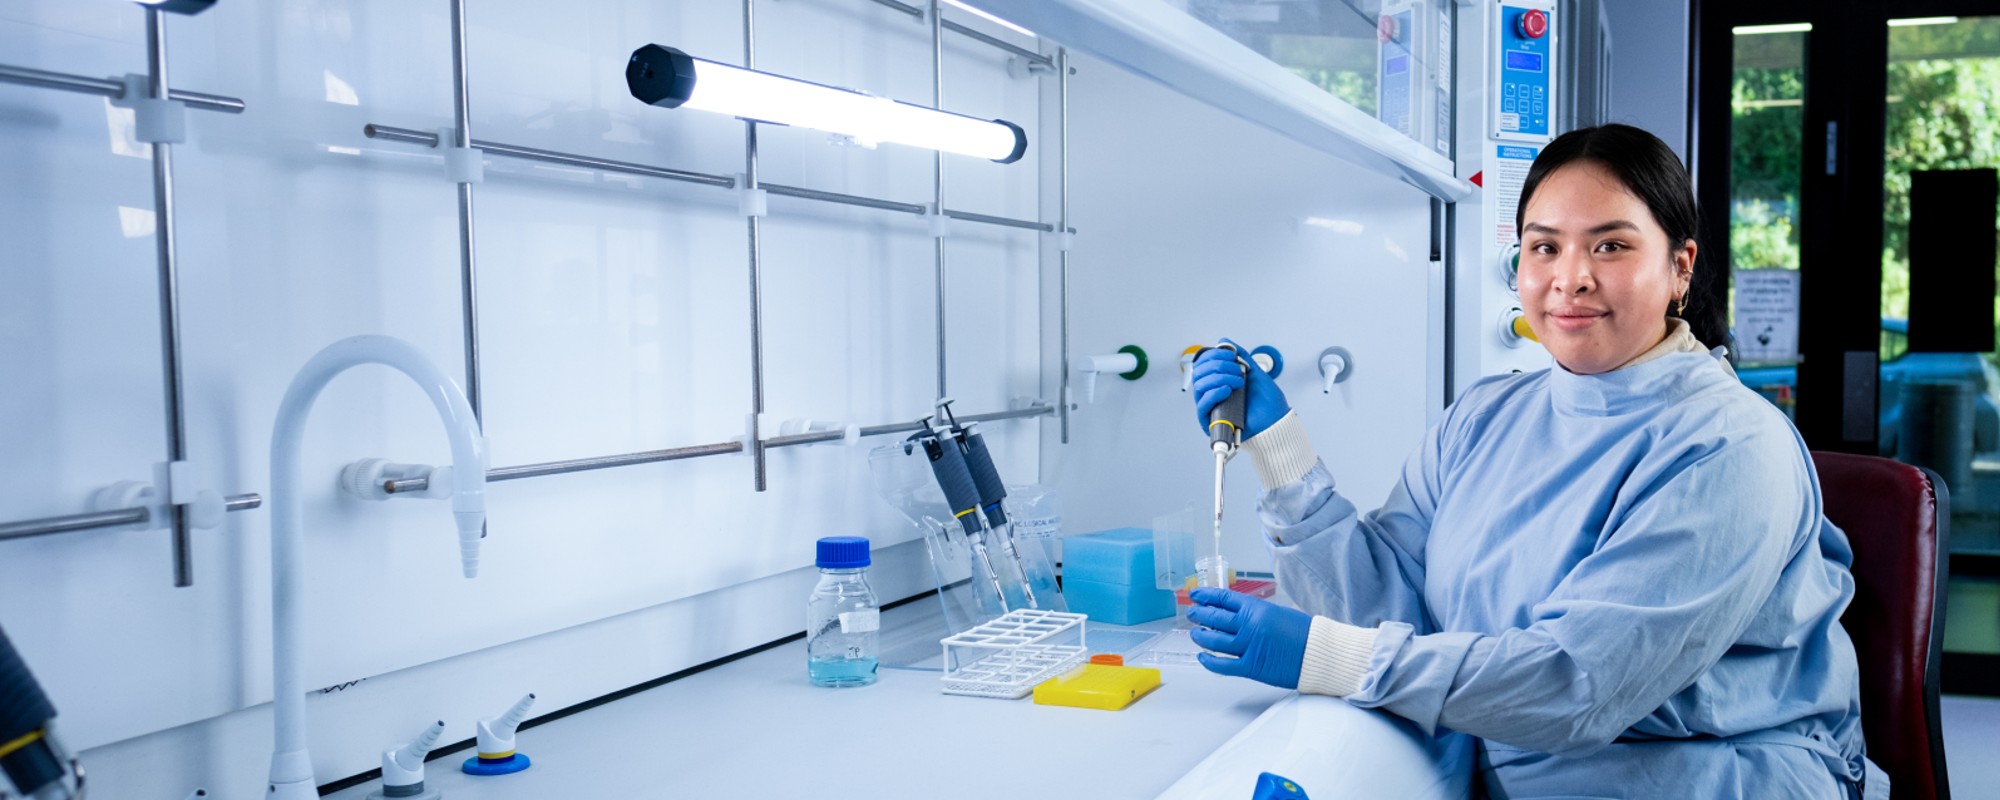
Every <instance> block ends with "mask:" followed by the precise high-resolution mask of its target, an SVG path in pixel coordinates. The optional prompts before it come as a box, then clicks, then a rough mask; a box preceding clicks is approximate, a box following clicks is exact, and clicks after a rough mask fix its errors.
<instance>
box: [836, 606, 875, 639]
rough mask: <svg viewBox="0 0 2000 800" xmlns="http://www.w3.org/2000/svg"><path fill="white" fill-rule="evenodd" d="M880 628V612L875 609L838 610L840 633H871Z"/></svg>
mask: <svg viewBox="0 0 2000 800" xmlns="http://www.w3.org/2000/svg"><path fill="white" fill-rule="evenodd" d="M881 628H882V612H881V611H878V610H876V609H873V608H871V609H868V610H866V611H842V612H840V632H841V633H871V632H874V631H877V630H880V629H881Z"/></svg>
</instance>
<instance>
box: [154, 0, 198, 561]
mask: <svg viewBox="0 0 2000 800" xmlns="http://www.w3.org/2000/svg"><path fill="white" fill-rule="evenodd" d="M161 13H162V12H161V11H160V10H159V9H157V8H152V7H148V8H147V9H146V80H147V84H148V88H147V93H148V94H149V95H150V96H151V97H154V98H162V97H165V96H166V95H167V93H168V91H169V90H168V88H167V29H166V24H165V23H166V21H165V19H164V18H163V17H162V16H161ZM173 150H174V149H173V145H170V144H168V143H166V142H154V143H153V217H154V219H153V242H154V244H155V245H156V251H157V253H158V255H159V285H160V375H161V380H162V382H163V383H164V384H165V385H164V387H163V390H164V391H163V394H164V396H165V403H164V405H165V407H166V408H165V411H166V417H167V461H168V462H169V463H171V462H176V461H186V460H187V419H186V415H185V414H184V413H183V411H182V409H183V408H184V407H185V400H186V396H185V392H184V388H185V387H184V386H183V381H182V375H181V315H180V308H181V289H180V266H179V263H178V261H177V252H176V248H175V245H174V152H173ZM162 491H165V489H164V488H163V489H162ZM168 513H170V514H171V515H173V520H172V523H171V525H170V526H169V527H170V529H171V530H172V538H173V552H174V585H175V586H193V585H194V553H193V547H194V545H193V541H192V537H191V532H190V530H189V528H188V519H187V509H186V508H185V507H183V506H173V507H172V510H171V511H170V512H168Z"/></svg>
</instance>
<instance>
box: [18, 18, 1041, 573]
mask: <svg viewBox="0 0 2000 800" xmlns="http://www.w3.org/2000/svg"><path fill="white" fill-rule="evenodd" d="M873 1H874V2H876V3H878V4H880V5H883V6H887V7H890V8H894V9H896V10H898V11H902V12H904V13H907V14H910V15H911V16H912V17H915V18H917V19H919V20H928V22H929V24H930V27H931V55H932V58H931V70H932V78H933V83H932V86H933V90H932V98H931V100H932V103H931V105H932V106H933V107H936V108H942V100H943V79H944V74H943V73H944V69H943V63H944V62H943V51H944V43H943V36H944V32H945V31H947V30H949V31H953V32H955V33H958V34H962V35H964V36H966V37H968V38H970V39H972V40H975V41H979V42H983V43H985V44H988V45H991V46H993V47H996V48H998V49H1000V50H1002V51H1005V52H1007V53H1010V54H1012V55H1013V56H1015V57H1017V58H1019V59H1021V60H1022V62H1024V63H1025V64H1026V65H1027V66H1028V67H1029V69H1028V72H1029V74H1031V75H1033V74H1039V73H1045V72H1054V73H1055V77H1056V91H1057V97H1058V104H1057V105H1058V115H1059V119H1058V128H1059V131H1060V133H1059V134H1058V142H1057V148H1058V154H1059V155H1058V157H1059V159H1060V166H1059V174H1060V180H1061V186H1060V190H1059V196H1060V208H1061V212H1060V215H1059V218H1058V220H1057V221H1056V222H1054V223H1047V222H1040V221H1035V220H1022V219H1013V218H1008V217H1001V216H994V215H989V214H981V213H977V212H972V211H964V210H956V209H950V208H946V207H945V205H944V193H945V181H944V157H943V154H942V153H939V154H937V155H936V156H935V157H934V158H935V161H934V168H933V178H934V180H933V186H932V189H933V191H932V197H931V202H930V203H928V204H926V203H910V202H903V201H895V200H886V199H880V198H871V197H862V196H857V195H848V194H841V193H837V192H828V191H822V190H817V189H811V188H806V187H799V186H786V185H781V184H772V183H763V182H761V181H760V180H759V179H758V175H757V167H758V155H757V126H758V123H756V122H753V121H748V120H746V121H745V122H744V173H743V176H742V179H741V180H739V179H738V178H737V177H735V176H728V175H711V174H704V173H699V172H691V171H687V170H679V169H672V168H668V167H661V166H653V165H646V164H636V163H632V162H626V161H616V160H611V159H604V158H598V157H594V156H588V155H579V154H573V153H561V152H556V151H551V150H543V149H539V148H532V147H523V146H519V145H510V144H505V143H501V142H492V141H486V140H479V139H474V138H473V137H472V122H471V117H472V109H471V101H470V94H471V92H470V88H469V86H470V82H469V77H468V64H467V55H466V53H467V45H466V10H465V0H451V32H452V78H453V81H454V84H455V86H454V94H453V100H454V102H453V107H454V108H453V111H454V119H455V122H456V127H455V128H453V129H452V130H450V131H447V132H444V133H443V134H439V133H430V132H424V131H418V130H412V129H408V128H398V127H392V126H388V125H380V124H370V125H367V126H366V127H365V128H364V129H363V134H364V135H365V136H368V137H369V138H373V139H379V140H382V141H389V142H399V143H404V144H412V145H417V146H420V147H426V148H432V149H436V150H440V151H443V153H444V155H445V157H446V161H447V163H448V164H450V163H453V162H454V160H456V162H457V163H458V164H460V165H461V166H462V165H466V164H472V165H476V164H477V163H478V160H479V159H481V158H483V157H484V156H495V157H501V158H512V159H519V160H525V161H536V162H542V163H552V164H561V165H565V166H574V167H582V168H586V169H593V170H600V171H604V172H612V173H619V174H627V175H636V176H642V177H649V178H658V179H663V180H674V181H682V182H687V183H693V184H697V185H704V186H711V187H716V188H724V189H752V190H762V191H764V192H767V193H769V194H775V195H781V196H786V197H794V198H799V199H804V200H812V201H818V202H826V203H835V204H842V205H850V206H857V207H864V208H874V209H879V210H883V211H890V212H896V213H904V214H914V215H930V214H932V213H933V209H935V210H936V211H935V213H936V214H938V215H940V216H942V217H947V218H950V219H955V220H962V221H965V222H970V223H974V224H982V225H993V226H998V227H1003V228H1010V229H1019V230H1030V231H1036V232H1038V233H1045V234H1052V235H1055V236H1058V237H1060V240H1061V242H1062V246H1061V248H1060V262H1059V269H1060V280H1061V286H1060V289H1059V296H1060V303H1061V308H1060V315H1061V318H1060V329H1061V334H1060V335H1061V340H1062V342H1061V354H1062V364H1061V374H1062V377H1061V389H1060V394H1059V396H1058V399H1057V400H1056V401H1055V402H1053V403H1051V402H1048V401H1046V400H1037V401H1035V402H1032V403H1030V404H1028V405H1027V406H1026V407H1025V408H1018V409H1012V410H1007V411H997V412H991V413H985V414H971V415H965V416H961V417H959V419H960V420H962V421H996V420H1005V419H1025V418H1035V417H1042V416H1050V415H1053V416H1056V417H1057V418H1058V419H1059V420H1060V421H1061V426H1062V436H1061V441H1062V442H1063V443H1068V441H1069V411H1070V408H1069V403H1068V401H1067V398H1068V397H1069V391H1070V387H1069V382H1070V375H1069V373H1070V358H1069V328H1070V325H1069V318H1070V312H1069V300H1070V296H1069V272H1070V258H1069V246H1068V237H1069V236H1070V235H1072V234H1074V233H1075V229H1074V228H1072V227H1070V224H1069V146H1068V145H1069V141H1068V139H1069V121H1068V120H1069V96H1068V87H1069V77H1070V73H1071V69H1070V67H1069V62H1068V55H1067V53H1066V52H1064V51H1060V50H1058V51H1057V52H1056V53H1055V54H1054V55H1052V56H1051V55H1044V54H1041V53H1037V52H1034V51H1032V50H1028V49H1025V48H1022V47H1019V46H1016V45H1014V44H1011V43H1008V42H1006V41H1004V40H1001V39H998V38H995V37H993V36H990V35H987V34H985V33H983V32H980V31H978V30H976V29H974V28H970V27H967V26H965V25H961V24H959V23H956V22H952V21H949V20H945V19H944V18H943V15H942V14H941V13H940V12H939V3H938V0H929V2H928V3H927V4H926V5H925V6H916V5H910V4H907V3H902V2H898V1H897V0H873ZM160 13H161V12H160V11H159V10H157V9H152V8H148V9H146V14H147V21H148V34H149V36H148V55H149V58H148V64H149V69H150V72H149V76H148V78H149V81H150V85H151V87H152V88H151V96H152V97H154V98H159V97H166V98H169V99H171V100H173V101H178V102H181V103H184V104H185V105H187V106H188V107H193V108H200V109H205V110H215V111H223V112H226V113H240V112H242V111H243V109H244V104H243V102H242V101H241V100H237V99H234V98H229V97H222V96H218V95H210V94H203V93H197V92H186V91H180V90H169V89H168V88H167V86H166V45H165V35H164V30H163V29H162V27H161V25H160V22H161V17H160ZM755 22H756V20H755V8H754V0H744V2H743V43H744V59H743V66H744V67H745V68H749V69H754V68H755V65H756V27H755ZM0 82H7V83H16V84H21V85H26V86H34V87H40V88H54V89H62V90H67V91H75V92H82V93H86V94H98V95H103V96H106V97H112V98H121V97H124V96H126V95H127V94H129V93H130V89H129V87H128V84H127V83H123V82H120V81H117V80H110V79H96V78H88V77H83V76H76V75H66V74H62V73H54V72H45V71H41V70H34V69H27V68H21V67H10V66H4V65H0ZM153 147H154V152H155V154H156V155H155V157H154V159H153V166H154V185H155V200H156V204H157V208H158V209H159V224H158V226H157V228H156V230H157V231H158V233H157V236H158V239H159V252H160V265H161V266H160V276H161V277H160V282H161V307H162V351H163V354H162V360H163V362H164V366H163V372H164V374H165V375H166V384H167V407H168V423H169V425H168V457H169V461H171V462H183V461H184V460H185V455H186V454H185V443H184V440H185V418H184V412H183V410H182V382H183V381H182V375H181V365H180V329H179V313H178V306H179V299H178V294H177V292H178V289H177V287H178V275H177V266H176V263H175V255H174V244H173V232H174V223H173V165H172V159H171V153H170V150H169V145H168V143H164V142H156V143H154V144H153ZM455 172H456V173H459V174H454V175H453V177H454V183H455V184H456V191H457V194H458V233H459V275H460V288H461V301H462V323H463V338H464V346H465V364H466V372H465V381H466V394H467V398H468V400H469V401H470V402H471V405H472V408H473V411H474V413H475V414H477V415H481V416H483V413H484V403H483V399H484V398H483V393H482V391H481V385H482V384H481V380H480V377H481V376H480V335H479V309H478V300H479V293H478V269H477V258H476V253H475V248H474V241H475V236H474V222H475V214H474V201H475V199H476V192H475V189H474V186H475V184H476V183H478V182H479V181H480V176H479V175H478V170H477V169H476V167H474V168H471V169H463V168H461V169H457V170H455ZM746 224H747V229H748V235H749V252H748V276H747V277H748V281H749V302H750V312H751V313H750V332H749V333H750V365H751V370H750V372H751V414H750V417H749V419H750V420H751V423H750V430H749V432H748V435H747V436H746V437H744V438H743V439H742V440H732V441H726V442H714V443H707V444H696V445H689V446H682V447H673V448H666V449H659V450H648V451H642V452H636V453H624V454H617V455H608V456H596V457H589V458H579V459H572V460H566V461H555V462H546V463H539V464H526V465H521V466H513V467H499V468H495V469H492V470H490V471H488V473H487V479H488V480H495V481H504V480H515V479H520V478H530V477H538V476H544V475H558V474H564V473H572V472H582V471H588V470H597V469H609V468H612V467H622V466H631V465H636V464H650V463H657V462H662V461H674V460H682V459H690V458H701V457H707V456H716V455H727V454H736V453H742V452H744V451H745V450H746V449H748V451H749V453H750V455H751V456H752V463H753V483H754V486H755V488H756V490H757V491H764V490H765V489H766V487H767V485H768V478H767V474H766V473H767V458H766V453H767V452H768V451H769V450H771V449H773V448H780V447H792V446H798V445H806V444H814V443H819V442H828V441H836V440H839V439H842V438H843V432H840V431H829V432H814V433H802V434H794V435H784V436H773V437H765V436H764V435H762V433H761V432H760V431H759V430H758V428H757V426H758V424H759V423H758V420H759V416H760V415H762V414H763V412H764V365H763V299H762V273H761V269H760V261H761V258H762V243H761V231H760V228H759V218H758V217H757V216H755V215H750V216H748V217H747V223H746ZM934 239H935V242H936V244H935V250H934V253H935V259H936V282H937V301H936V302H937V332H936V335H937V354H938V356H937V358H938V362H937V395H938V397H940V398H942V397H945V396H946V394H947V386H946V383H945V374H946V371H945V365H946V362H945V353H946V349H945V344H946V342H945V319H946V317H945V315H946V310H947V309H946V297H945V288H946V285H945V259H946V248H945V241H944V237H943V236H934ZM918 427H919V424H918V423H915V422H898V423H888V424H882V425H873V426H867V427H862V428H861V429H860V435H862V436H876V435H884V434H892V433H902V432H907V431H912V430H916V429H917V428H918ZM427 484H428V481H426V480H425V479H422V478H417V479H411V480H395V481H388V482H386V483H385V485H384V489H385V490H386V491H387V492H389V493H399V492H412V491H421V490H423V489H425V488H426V487H427ZM162 491H165V489H162ZM225 500H226V504H225V508H226V509H227V510H229V511H238V510H243V509H249V508H256V507H258V506H259V505H260V504H261V503H262V498H261V497H259V496H258V495H255V494H238V495H231V496H229V497H227V498H225ZM172 508H173V509H174V511H173V517H174V519H173V530H174V533H173V536H174V543H175V546H174V553H175V557H174V558H175V585H176V586H187V585H190V584H191V583H192V576H191V574H190V570H189V555H188V543H187V539H188V530H187V529H188V525H187V521H186V512H185V507H184V506H181V505H174V506H172ZM149 517H150V512H149V511H148V509H146V508H143V507H141V508H126V509H117V510H111V511H99V512H91V513H85V514H72V515H66V516H60V517H47V518H42V519H33V520H24V521H20V522H12V523H0V541H4V540H6V539H12V538H22V537H29V536H41V535H48V534H56V533H67V532H74V531H84V530H95V529H102V528H108V527H116V526H122V525H129V524H133V523H141V522H145V521H147V520H148V519H149Z"/></svg>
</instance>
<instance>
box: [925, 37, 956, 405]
mask: <svg viewBox="0 0 2000 800" xmlns="http://www.w3.org/2000/svg"><path fill="white" fill-rule="evenodd" d="M930 13H931V108H935V109H939V110H943V109H944V25H943V22H944V15H943V14H941V13H938V0H930ZM931 168H932V175H933V177H934V178H935V180H934V181H933V182H932V184H931V189H932V191H931V209H932V210H933V211H934V212H935V213H940V214H942V213H944V151H942V150H939V151H937V152H934V153H932V154H931ZM932 241H933V242H934V246H935V247H936V250H937V396H938V397H940V398H944V397H950V396H951V393H950V392H949V391H948V390H947V389H946V388H945V297H946V294H945V272H944V237H942V236H935V237H932Z"/></svg>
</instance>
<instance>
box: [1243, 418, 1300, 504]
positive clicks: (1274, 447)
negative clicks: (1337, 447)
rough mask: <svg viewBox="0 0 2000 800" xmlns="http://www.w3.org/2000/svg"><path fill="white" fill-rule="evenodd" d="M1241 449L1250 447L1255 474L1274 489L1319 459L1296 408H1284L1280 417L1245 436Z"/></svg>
mask: <svg viewBox="0 0 2000 800" xmlns="http://www.w3.org/2000/svg"><path fill="white" fill-rule="evenodd" d="M1243 449H1244V450H1247V451H1249V453H1250V458H1251V460H1252V461H1253V462H1255V463H1256V464H1257V477H1259V478H1261V479H1263V481H1264V488H1265V489H1276V488H1278V487H1280V486H1283V485H1285V484H1287V483H1291V482H1293V481H1296V480H1298V479H1300V478H1303V477H1305V476H1306V473H1307V472H1309V471H1311V470H1312V468H1313V465H1314V464H1317V463H1319V455H1318V454H1316V453H1314V452H1313V446H1312V440H1311V439H1308V438H1306V425H1305V423H1303V422H1300V421H1299V413H1298V412H1296V411H1287V412H1285V416H1284V418H1283V419H1280V420H1278V421H1277V422H1276V423H1273V424H1272V425H1271V427H1269V428H1265V429H1264V430H1263V431H1262V432H1260V433H1258V434H1257V435H1256V436H1254V437H1252V438H1249V439H1246V440H1244V441H1243Z"/></svg>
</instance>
